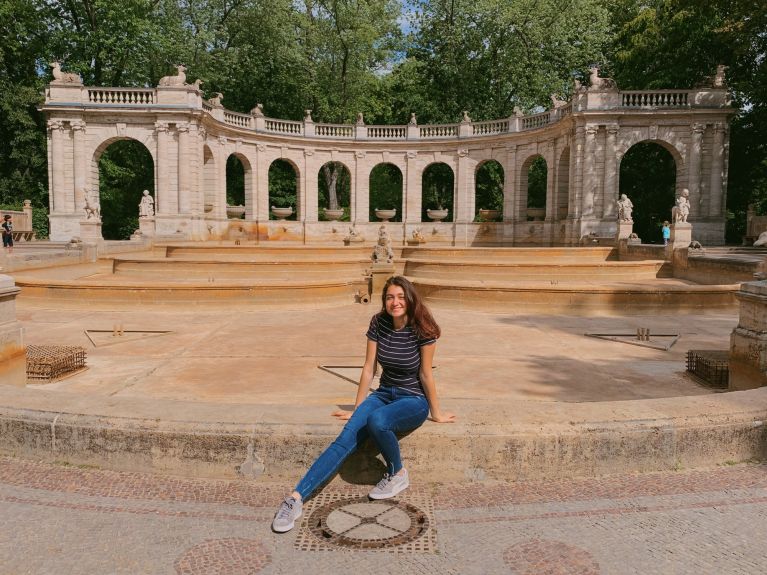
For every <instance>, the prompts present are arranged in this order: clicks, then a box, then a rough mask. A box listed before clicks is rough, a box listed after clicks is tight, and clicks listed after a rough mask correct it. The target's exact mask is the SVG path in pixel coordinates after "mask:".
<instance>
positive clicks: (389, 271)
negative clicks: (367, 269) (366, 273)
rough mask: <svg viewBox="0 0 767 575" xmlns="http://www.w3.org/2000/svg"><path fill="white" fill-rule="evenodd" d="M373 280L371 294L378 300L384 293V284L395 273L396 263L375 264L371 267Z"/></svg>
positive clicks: (374, 299)
mask: <svg viewBox="0 0 767 575" xmlns="http://www.w3.org/2000/svg"><path fill="white" fill-rule="evenodd" d="M371 271H372V275H373V278H372V281H371V282H370V296H371V298H372V300H373V301H377V299H378V298H379V297H381V294H382V293H383V287H384V284H386V280H388V279H389V278H390V277H392V276H393V275H394V264H386V263H380V264H373V266H372V267H371Z"/></svg>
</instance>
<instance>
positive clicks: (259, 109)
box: [250, 104, 264, 118]
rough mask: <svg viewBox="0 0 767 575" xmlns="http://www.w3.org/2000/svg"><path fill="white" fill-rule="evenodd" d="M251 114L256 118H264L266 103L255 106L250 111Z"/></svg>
mask: <svg viewBox="0 0 767 575" xmlns="http://www.w3.org/2000/svg"><path fill="white" fill-rule="evenodd" d="M250 115H251V116H254V117H256V118H263V117H264V105H263V104H256V107H255V108H253V109H252V110H251V111H250Z"/></svg>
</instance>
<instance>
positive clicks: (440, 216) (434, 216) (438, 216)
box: [426, 208, 447, 222]
mask: <svg viewBox="0 0 767 575" xmlns="http://www.w3.org/2000/svg"><path fill="white" fill-rule="evenodd" d="M426 216H427V217H428V218H429V219H430V220H431V221H432V222H441V221H442V220H444V219H445V218H446V217H447V210H445V209H441V208H440V209H437V210H426Z"/></svg>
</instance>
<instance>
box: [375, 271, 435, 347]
mask: <svg viewBox="0 0 767 575" xmlns="http://www.w3.org/2000/svg"><path fill="white" fill-rule="evenodd" d="M392 285H395V286H399V287H401V288H402V291H404V292H405V304H406V306H407V322H408V325H409V326H410V327H412V328H413V331H415V334H416V335H417V336H418V337H420V338H421V339H437V338H438V337H439V336H440V334H441V333H442V331H441V330H440V329H439V326H438V325H437V322H436V321H434V317H432V315H431V312H430V311H429V308H428V307H426V304H425V303H423V300H422V299H421V296H420V295H418V292H417V291H416V289H415V286H414V285H413V284H412V283H410V281H409V280H407V279H405V278H404V277H402V276H392V277H390V278H389V279H388V280H386V283H385V284H384V287H383V292H382V293H381V311H380V313H379V315H384V314H386V315H388V314H387V312H386V292H387V291H388V290H389V286H392Z"/></svg>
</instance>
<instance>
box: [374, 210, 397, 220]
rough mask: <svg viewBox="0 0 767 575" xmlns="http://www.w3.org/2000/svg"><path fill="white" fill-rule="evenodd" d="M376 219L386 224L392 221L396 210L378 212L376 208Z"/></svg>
mask: <svg viewBox="0 0 767 575" xmlns="http://www.w3.org/2000/svg"><path fill="white" fill-rule="evenodd" d="M375 214H376V217H377V218H378V219H379V220H381V221H382V222H388V221H389V220H393V219H394V218H395V216H396V215H397V210H396V209H394V210H379V209H378V208H376V209H375Z"/></svg>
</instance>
